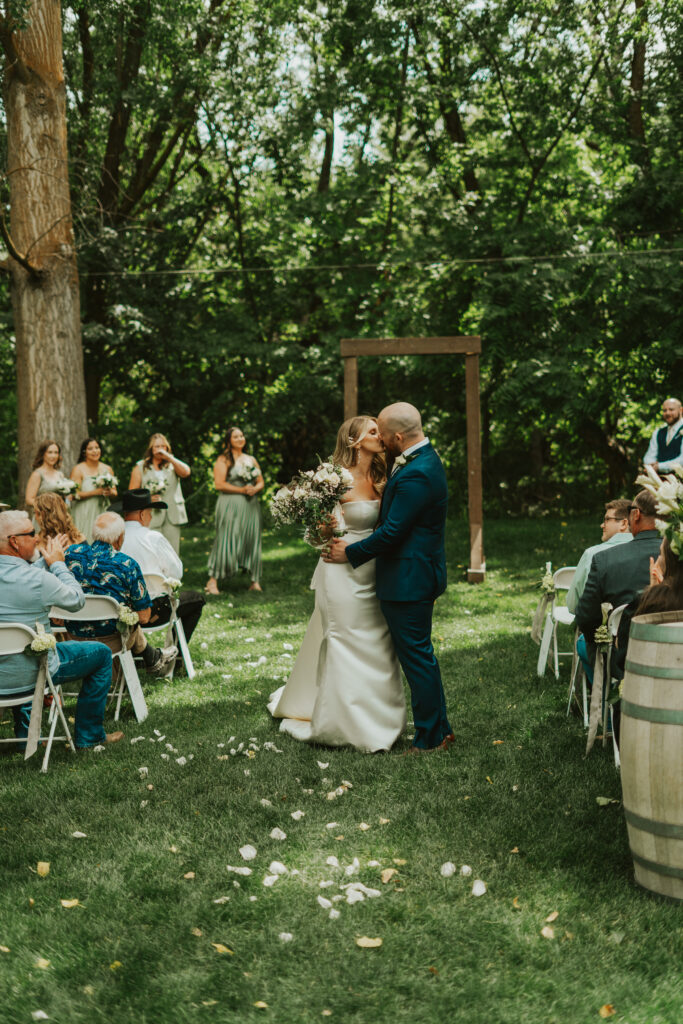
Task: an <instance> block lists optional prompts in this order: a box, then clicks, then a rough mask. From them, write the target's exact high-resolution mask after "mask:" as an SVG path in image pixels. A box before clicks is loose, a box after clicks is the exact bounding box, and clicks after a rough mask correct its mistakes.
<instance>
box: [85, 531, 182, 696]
mask: <svg viewBox="0 0 683 1024" xmlns="http://www.w3.org/2000/svg"><path fill="white" fill-rule="evenodd" d="M125 531H126V524H125V523H124V521H123V519H122V518H121V516H120V515H117V513H116V512H102V514H101V515H99V516H98V517H97V519H96V520H95V522H94V524H93V541H92V544H86V543H83V544H73V545H72V546H71V547H70V548H69V549H68V551H67V552H66V564H67V566H68V568H69V569H70V570H71V572H72V573H73V574H74V576H75V577H76V580H77V581H78V583H80V585H81V587H82V588H83V590H84V591H85V592H86V594H103V595H106V596H107V597H113V598H115V599H116V600H117V601H118V602H119V604H124V605H126V606H127V607H129V608H130V609H131V610H132V611H134V612H137V615H138V620H139V622H140V624H141V625H145V624H146V623H147V622H149V620H150V615H151V609H152V599H151V598H150V596H149V593H148V592H147V586H146V584H145V579H144V576H143V575H142V570H141V569H140V566H139V565H138V563H137V562H136V561H135V559H134V558H131V557H130V555H126V554H124V553H123V551H121V545H122V544H123V539H124V536H125ZM66 625H67V628H68V630H69V633H70V635H71V636H75V637H78V638H79V639H80V638H81V637H83V639H93V640H99V641H100V642H101V643H103V644H106V645H107V647H109V648H110V649H111V650H112V651H113V652H114V653H116V652H118V651H120V650H121V634H120V633H119V632H118V630H117V621H116V619H105V620H103V621H101V622H87V621H85V622H84V621H82V620H74V621H69V620H67V623H66ZM128 648H129V650H132V651H133V654H134V655H135V656H136V657H140V658H142V663H143V665H144V666H145V671H146V672H148V673H149V674H150V675H153V676H166V675H168V674H169V672H170V671H171V670H172V668H173V666H174V664H175V659H176V656H177V654H178V648H177V647H174V646H171V647H165V648H164V649H163V650H162V649H161V648H159V647H153V646H152V644H150V643H148V641H147V637H146V636H145V635H144V633H143V632H142V630H141V629H140V626H136V627H135V629H134V630H133V631H132V633H131V636H130V640H129V644H128Z"/></svg>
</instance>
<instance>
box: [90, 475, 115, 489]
mask: <svg viewBox="0 0 683 1024" xmlns="http://www.w3.org/2000/svg"><path fill="white" fill-rule="evenodd" d="M118 483H119V481H118V479H117V478H116V477H115V476H114V474H113V473H100V474H99V476H96V477H95V487H110V488H111V487H117V486H118Z"/></svg>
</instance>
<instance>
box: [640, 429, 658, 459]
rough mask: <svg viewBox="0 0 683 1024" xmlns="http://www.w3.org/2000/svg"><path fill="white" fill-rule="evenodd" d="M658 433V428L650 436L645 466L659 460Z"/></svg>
mask: <svg viewBox="0 0 683 1024" xmlns="http://www.w3.org/2000/svg"><path fill="white" fill-rule="evenodd" d="M657 434H658V430H655V432H654V433H653V435H652V437H651V438H650V443H649V445H648V446H647V451H646V452H645V456H644V458H643V465H644V466H652V465H653V464H654V463H655V462H656V461H657Z"/></svg>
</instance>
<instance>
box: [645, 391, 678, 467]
mask: <svg viewBox="0 0 683 1024" xmlns="http://www.w3.org/2000/svg"><path fill="white" fill-rule="evenodd" d="M662 418H663V419H664V422H665V424H666V426H664V427H660V428H659V429H658V430H655V432H654V434H653V435H652V437H651V438H650V444H649V446H648V449H647V451H646V452H645V458H644V459H643V462H644V464H645V465H646V466H652V468H653V469H654V470H655V471H656V472H657V473H673V472H674V470H675V468H676V466H683V407H681V403H680V401H679V400H678V399H677V398H667V399H665V400H664V402H663V403H662Z"/></svg>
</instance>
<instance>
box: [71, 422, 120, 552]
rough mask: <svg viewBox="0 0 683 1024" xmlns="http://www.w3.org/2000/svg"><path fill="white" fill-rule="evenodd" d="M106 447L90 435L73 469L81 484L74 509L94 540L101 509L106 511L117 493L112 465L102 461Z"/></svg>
mask: <svg viewBox="0 0 683 1024" xmlns="http://www.w3.org/2000/svg"><path fill="white" fill-rule="evenodd" d="M101 455H102V447H101V445H100V443H99V441H97V440H95V438H94V437H86V439H85V441H84V442H83V444H82V445H81V450H80V452H79V455H78V464H77V465H75V466H74V468H73V469H72V470H71V479H72V480H75V482H76V483H77V484H78V490H77V491H76V493H75V495H74V499H75V500H74V504H73V509H72V513H71V514H72V516H73V521H74V523H75V524H76V527H77V528H78V529H79V530H80V531H81V533H83V534H84V535H85V538H86V540H87V542H88V544H91V543H92V528H93V524H94V522H95V520H96V519H97V517H98V516H99V515H100V513H101V512H106V510H107V509H108V507H109V505H110V504H111V501H112V498H115V497H116V495H117V493H118V492H117V490H116V487H117V484H118V480H117V479H116V477H115V476H114V473H113V471H112V468H111V466H107V465H106V463H104V462H100V457H101Z"/></svg>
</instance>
